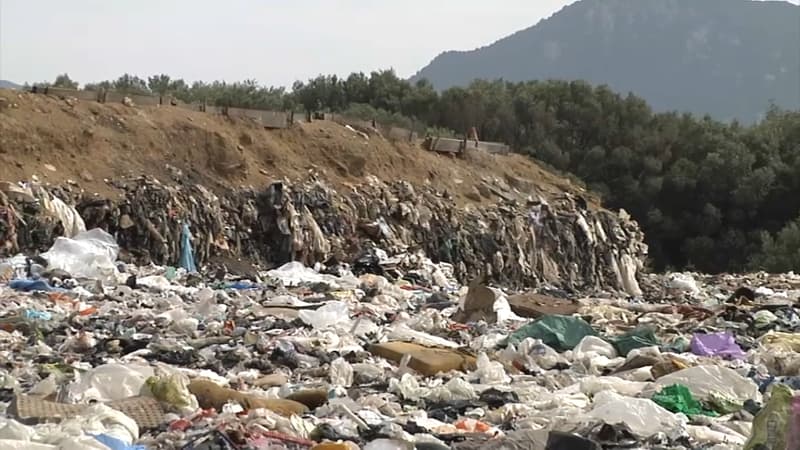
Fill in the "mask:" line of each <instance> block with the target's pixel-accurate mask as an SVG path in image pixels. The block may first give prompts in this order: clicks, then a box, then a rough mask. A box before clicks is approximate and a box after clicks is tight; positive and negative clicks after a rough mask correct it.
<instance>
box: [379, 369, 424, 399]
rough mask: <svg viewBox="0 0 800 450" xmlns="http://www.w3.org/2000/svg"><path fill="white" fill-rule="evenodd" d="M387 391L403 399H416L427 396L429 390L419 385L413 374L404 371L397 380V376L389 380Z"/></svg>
mask: <svg viewBox="0 0 800 450" xmlns="http://www.w3.org/2000/svg"><path fill="white" fill-rule="evenodd" d="M389 392H391V393H393V394H399V395H400V397H401V398H403V399H405V400H411V401H416V400H419V399H421V398H422V397H427V396H428V395H429V394H430V392H431V391H430V389H428V388H425V387H421V386H420V385H419V382H417V379H416V378H414V375H411V374H410V373H406V374H403V376H402V377H401V378H400V379H399V380H398V379H397V378H392V379H391V380H389Z"/></svg>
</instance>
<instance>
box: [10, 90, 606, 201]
mask: <svg viewBox="0 0 800 450" xmlns="http://www.w3.org/2000/svg"><path fill="white" fill-rule="evenodd" d="M170 166H172V167H174V168H177V169H179V170H181V171H183V172H184V173H185V174H187V175H188V176H189V177H190V178H191V179H193V180H195V181H197V182H200V183H203V184H205V185H206V186H208V187H210V188H212V189H216V190H224V189H233V188H236V187H238V186H243V185H252V186H256V187H258V186H263V185H265V184H266V183H268V182H270V181H272V180H275V179H282V178H289V179H296V178H298V177H303V176H305V175H306V174H307V173H308V172H309V171H310V170H315V171H317V172H319V173H321V174H322V176H323V178H324V179H326V180H328V181H329V182H331V183H333V184H334V185H338V186H346V185H347V184H348V183H355V182H358V181H361V180H363V179H364V178H365V177H367V176H369V175H374V176H377V177H378V178H380V179H383V180H392V179H403V180H407V181H409V182H412V183H414V184H422V183H431V184H432V185H433V186H435V187H436V188H439V189H443V190H447V191H448V192H450V193H452V194H453V195H454V196H455V197H456V198H457V199H458V200H459V201H460V202H462V203H474V202H477V201H478V200H476V199H474V197H475V195H474V193H475V189H476V187H477V185H479V184H481V182H482V179H489V178H499V179H502V180H504V181H505V182H507V183H509V184H512V185H514V184H517V185H519V180H524V181H525V183H523V184H522V187H520V188H519V190H520V191H521V192H524V193H525V194H529V193H539V194H541V195H542V196H544V197H545V198H549V197H552V196H554V195H560V194H561V193H562V192H564V191H567V192H571V193H574V194H581V195H584V196H586V195H587V194H586V193H585V192H583V190H582V189H581V188H580V187H578V186H577V185H575V184H573V183H572V182H570V181H569V180H567V179H564V178H562V177H559V176H557V175H555V174H553V173H551V172H548V171H547V170H544V169H543V168H542V167H540V166H539V165H537V164H536V163H535V162H534V161H532V160H531V159H529V158H527V157H524V156H521V155H507V156H495V155H488V154H470V155H467V157H465V158H463V159H460V158H453V157H449V156H443V155H439V154H435V153H431V152H428V151H426V150H424V149H422V148H421V147H420V146H418V145H411V144H407V143H391V142H388V141H386V140H385V139H382V138H381V137H378V136H373V137H371V138H370V139H369V140H366V139H364V138H363V137H362V136H359V135H358V134H356V133H353V132H352V131H350V130H348V129H347V128H345V127H343V126H341V125H339V124H336V123H333V122H327V121H316V122H313V123H303V124H297V125H294V126H293V127H291V128H289V129H285V130H266V129H264V128H263V127H261V126H259V125H258V124H256V123H254V122H251V121H249V120H246V119H229V118H226V117H222V116H215V115H211V114H206V113H202V112H198V111H190V110H186V109H181V108H176V107H171V106H162V107H138V106H134V107H130V106H125V105H122V104H100V103H95V102H87V101H78V100H76V99H61V98H57V97H53V96H45V95H41V94H30V93H23V92H19V91H10V90H0V181H18V180H27V179H30V178H31V177H32V176H33V175H36V176H37V177H39V179H40V180H42V181H45V182H49V183H63V182H66V181H69V180H73V181H76V182H78V183H79V184H80V186H81V187H82V188H84V189H85V190H87V191H90V192H96V193H98V194H100V195H103V196H111V197H113V196H115V195H117V194H118V192H117V191H116V189H115V188H114V187H112V186H110V185H109V184H108V183H107V182H106V180H110V179H118V178H121V177H124V176H128V177H129V176H139V175H142V174H149V175H152V176H155V177H157V178H159V179H161V180H169V178H170V175H171V171H174V169H172V168H171V167H170ZM470 193H472V195H469V194H470ZM471 197H473V198H471ZM482 201H486V200H482ZM590 201H592V203H595V202H596V200H594V199H590Z"/></svg>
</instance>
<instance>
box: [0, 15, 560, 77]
mask: <svg viewBox="0 0 800 450" xmlns="http://www.w3.org/2000/svg"><path fill="white" fill-rule="evenodd" d="M573 1H574V0H495V1H487V0H225V1H220V0H161V1H158V0H138V1H134V0H0V79H7V80H11V81H15V82H18V83H22V82H25V81H30V82H33V81H44V80H52V79H54V78H55V76H56V75H57V74H58V73H62V72H68V73H69V74H70V76H71V77H72V78H73V79H74V80H77V81H80V82H81V83H85V82H87V81H98V80H104V79H110V78H116V77H117V76H119V75H121V74H122V73H125V72H129V73H134V74H138V75H141V76H147V75H152V74H154V73H162V72H163V73H167V74H170V75H172V76H173V77H181V78H184V79H186V80H187V81H189V80H197V79H202V80H207V81H210V80H215V79H224V80H228V81H234V80H241V79H245V78H255V79H257V80H258V81H260V82H261V83H264V84H268V85H291V83H292V82H293V81H294V80H296V79H303V80H304V79H307V78H309V77H312V76H316V75H318V74H320V73H325V74H328V73H336V74H349V73H350V72H353V71H365V72H368V71H371V70H375V69H381V68H389V67H393V68H394V69H395V70H396V71H397V73H398V75H400V76H403V77H406V76H410V75H412V74H414V72H416V71H417V70H418V69H420V68H422V67H423V66H424V65H426V64H427V63H428V62H430V60H431V59H433V57H435V56H436V55H438V54H439V53H441V52H442V51H444V50H452V49H472V48H475V47H479V46H482V45H486V44H488V43H491V42H493V41H495V40H497V39H499V38H501V37H503V36H505V35H508V34H510V33H512V32H514V31H517V30H520V29H523V28H527V27H529V26H531V25H533V24H535V23H536V22H538V21H539V20H540V19H542V18H545V17H549V16H550V15H552V14H553V13H554V12H557V11H558V10H560V9H561V8H562V7H563V6H565V5H567V4H569V3H573ZM501 5H502V6H501Z"/></svg>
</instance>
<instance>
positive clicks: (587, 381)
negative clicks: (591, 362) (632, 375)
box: [580, 377, 652, 397]
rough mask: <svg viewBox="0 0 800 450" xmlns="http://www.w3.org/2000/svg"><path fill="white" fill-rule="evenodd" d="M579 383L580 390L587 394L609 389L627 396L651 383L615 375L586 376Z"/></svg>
mask: <svg viewBox="0 0 800 450" xmlns="http://www.w3.org/2000/svg"><path fill="white" fill-rule="evenodd" d="M580 385H581V392H583V393H584V394H586V395H589V396H593V395H596V394H598V393H600V392H604V391H611V392H616V393H617V394H621V395H625V396H628V397H635V396H637V395H639V394H641V393H642V391H644V390H645V389H647V388H648V387H650V386H651V385H652V383H646V382H639V381H628V380H623V379H622V378H617V377H586V378H583V379H582V380H581V382H580Z"/></svg>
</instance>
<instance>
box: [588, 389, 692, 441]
mask: <svg viewBox="0 0 800 450" xmlns="http://www.w3.org/2000/svg"><path fill="white" fill-rule="evenodd" d="M587 417H589V418H590V419H594V420H601V421H603V422H604V423H607V424H610V425H614V424H619V423H624V424H625V425H627V426H628V427H630V429H631V432H632V433H633V434H635V435H637V436H639V437H641V438H647V437H650V436H652V435H654V434H656V433H661V432H665V433H667V434H673V433H675V432H677V431H679V430H681V429H682V428H683V426H684V421H683V420H682V419H681V418H680V416H678V415H675V414H673V413H671V412H669V411H667V410H666V409H664V408H662V407H661V406H659V405H657V404H656V403H655V402H653V401H652V400H650V399H646V398H631V397H623V396H621V395H618V394H615V393H613V392H611V391H603V392H600V393H598V394H597V395H595V397H594V408H593V409H592V410H591V411H590V412H589V413H588V414H587Z"/></svg>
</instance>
